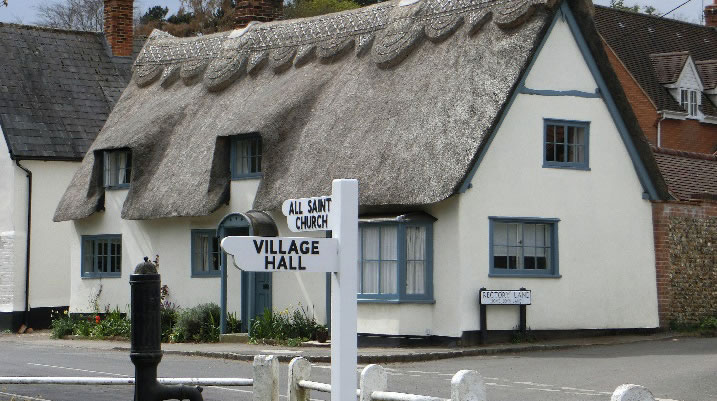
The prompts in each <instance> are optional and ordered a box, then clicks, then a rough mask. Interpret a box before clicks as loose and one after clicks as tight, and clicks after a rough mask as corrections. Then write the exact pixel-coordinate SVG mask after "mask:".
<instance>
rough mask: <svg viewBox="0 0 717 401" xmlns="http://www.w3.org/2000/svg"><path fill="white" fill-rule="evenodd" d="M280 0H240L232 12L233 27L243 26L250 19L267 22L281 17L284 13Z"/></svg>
mask: <svg viewBox="0 0 717 401" xmlns="http://www.w3.org/2000/svg"><path fill="white" fill-rule="evenodd" d="M283 4H284V3H283V1H282V0H241V1H238V2H237V6H236V11H235V12H234V26H235V28H243V27H245V26H247V25H248V24H249V23H250V22H251V21H260V22H268V21H273V20H276V19H281V18H282V16H283V13H284V11H283V10H284V6H283Z"/></svg>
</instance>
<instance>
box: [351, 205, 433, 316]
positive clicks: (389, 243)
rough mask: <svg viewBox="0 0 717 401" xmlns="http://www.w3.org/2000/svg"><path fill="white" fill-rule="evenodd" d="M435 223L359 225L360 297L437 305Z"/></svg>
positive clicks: (387, 222) (407, 222) (396, 222)
mask: <svg viewBox="0 0 717 401" xmlns="http://www.w3.org/2000/svg"><path fill="white" fill-rule="evenodd" d="M432 247H433V225H432V221H428V220H426V219H424V221H400V220H399V221H396V220H393V221H380V222H362V223H361V224H360V225H359V266H358V268H359V272H358V276H359V295H358V298H359V299H360V300H364V301H378V302H380V301H386V302H432V301H433V272H432V258H433V249H432Z"/></svg>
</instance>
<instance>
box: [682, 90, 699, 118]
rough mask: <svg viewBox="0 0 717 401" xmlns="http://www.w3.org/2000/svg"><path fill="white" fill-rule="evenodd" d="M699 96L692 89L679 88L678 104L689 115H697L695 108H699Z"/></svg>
mask: <svg viewBox="0 0 717 401" xmlns="http://www.w3.org/2000/svg"><path fill="white" fill-rule="evenodd" d="M698 99H699V97H698V96H697V91H696V90H694V89H680V106H682V107H683V108H684V109H685V111H686V112H687V115H689V116H690V117H697V116H698V115H697V110H698V109H699V107H698V106H699V102H698Z"/></svg>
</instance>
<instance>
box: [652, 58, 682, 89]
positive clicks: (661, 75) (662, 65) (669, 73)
mask: <svg viewBox="0 0 717 401" xmlns="http://www.w3.org/2000/svg"><path fill="white" fill-rule="evenodd" d="M689 58H690V53H688V52H671V53H659V54H650V60H651V61H652V67H653V68H654V69H655V75H656V76H657V82H659V83H661V84H663V85H664V84H674V83H675V82H677V80H678V79H679V78H680V73H681V72H682V69H683V68H685V62H687V59H689Z"/></svg>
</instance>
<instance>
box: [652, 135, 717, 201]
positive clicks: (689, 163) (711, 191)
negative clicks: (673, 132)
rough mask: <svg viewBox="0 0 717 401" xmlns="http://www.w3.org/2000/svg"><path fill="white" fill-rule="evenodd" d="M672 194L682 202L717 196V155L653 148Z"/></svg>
mask: <svg viewBox="0 0 717 401" xmlns="http://www.w3.org/2000/svg"><path fill="white" fill-rule="evenodd" d="M652 151H653V153H654V154H655V160H656V161H657V165H658V166H659V167H660V171H661V172H662V176H663V177H664V178H665V181H667V187H668V188H669V190H670V193H672V195H674V196H675V197H677V198H678V199H680V200H687V199H692V198H695V197H699V196H700V195H705V194H708V195H712V196H715V195H717V155H710V154H704V153H692V152H682V151H679V150H672V149H664V148H652Z"/></svg>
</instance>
